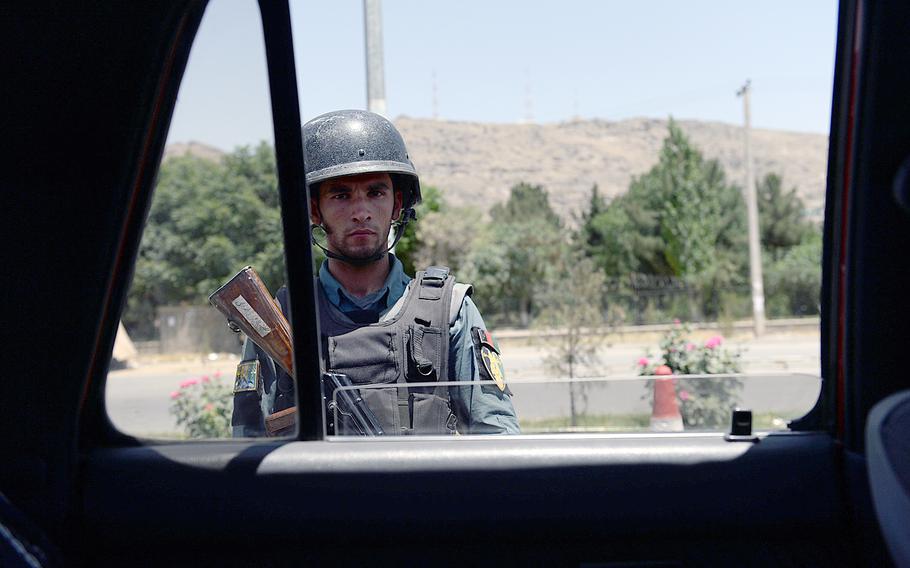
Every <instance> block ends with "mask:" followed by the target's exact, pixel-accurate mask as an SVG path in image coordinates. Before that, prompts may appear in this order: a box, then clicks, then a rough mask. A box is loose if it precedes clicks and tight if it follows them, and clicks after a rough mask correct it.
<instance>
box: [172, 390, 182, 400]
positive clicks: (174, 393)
mask: <svg viewBox="0 0 910 568" xmlns="http://www.w3.org/2000/svg"><path fill="white" fill-rule="evenodd" d="M176 398H180V391H174V392H172V393H171V400H174V399H176Z"/></svg>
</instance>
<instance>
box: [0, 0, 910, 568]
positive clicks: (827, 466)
mask: <svg viewBox="0 0 910 568" xmlns="http://www.w3.org/2000/svg"><path fill="white" fill-rule="evenodd" d="M261 8H262V15H263V28H264V31H265V38H266V53H267V56H268V62H269V79H270V89H271V95H272V111H273V117H274V118H273V119H274V121H275V142H276V153H277V158H278V174H279V175H278V177H279V181H280V185H281V193H282V215H283V223H284V231H285V243H286V250H287V251H288V258H287V261H288V264H287V266H288V281H289V288H290V291H291V296H292V297H293V298H295V299H297V298H299V299H300V300H297V301H295V302H293V303H292V321H293V324H294V329H295V337H294V342H295V349H296V354H297V359H296V360H295V365H296V367H297V368H298V369H300V370H302V373H301V374H300V375H299V376H305V377H311V378H313V380H309V381H307V380H302V381H301V387H300V391H299V394H298V396H299V404H300V408H301V409H302V412H301V416H302V417H303V418H302V420H301V423H300V431H299V434H298V436H297V439H296V440H289V441H274V440H267V441H257V440H246V441H244V440H236V441H224V442H214V441H213V442H185V443H177V442H160V441H155V440H145V439H137V438H134V437H130V436H127V435H125V434H123V433H121V432H119V431H117V430H116V429H115V428H114V427H113V426H112V425H111V423H110V421H109V420H108V418H107V413H106V411H105V407H104V382H105V376H106V373H107V368H108V364H109V361H110V354H111V351H112V348H113V342H114V336H115V333H116V330H117V322H118V320H119V315H120V313H121V312H122V310H123V306H124V303H125V298H126V293H127V288H128V284H129V281H130V277H131V273H132V270H133V265H134V262H135V259H136V255H137V251H138V248H139V240H140V237H141V231H142V227H143V222H144V219H145V216H146V214H147V212H148V208H149V204H150V199H151V193H152V189H153V185H154V181H155V176H156V172H157V168H158V164H159V161H160V158H161V156H162V153H163V149H164V141H165V139H166V134H167V129H168V125H169V122H170V119H171V116H172V113H173V109H174V104H175V101H176V96H177V89H178V86H179V83H180V80H181V77H182V73H183V70H184V68H185V66H186V61H187V58H188V54H189V49H190V46H191V44H192V40H193V37H194V34H195V31H196V29H197V28H198V26H199V22H200V20H201V18H202V15H203V12H204V10H205V2H202V1H195V0H175V1H167V2H164V1H161V2H157V1H156V2H143V3H111V2H102V1H98V2H88V3H84V4H80V5H78V6H76V5H58V4H57V3H51V2H48V3H42V2H38V3H29V4H18V5H11V6H7V7H5V8H3V11H9V13H10V14H9V16H8V17H7V18H5V19H3V20H2V23H0V28H2V30H3V34H2V36H3V37H4V39H3V43H4V45H5V46H6V49H5V54H4V55H3V56H2V57H3V77H4V82H5V84H6V87H7V88H5V89H2V91H3V94H2V95H0V97H2V99H0V100H3V101H4V103H5V104H4V109H5V114H6V116H5V117H4V118H3V119H0V124H2V125H3V126H2V128H0V140H2V141H3V144H2V146H0V149H2V155H3V156H4V164H5V165H4V167H3V168H0V187H2V192H0V211H2V213H0V214H2V216H3V219H4V223H3V225H4V226H3V228H2V229H0V231H3V235H4V237H5V243H6V246H5V249H6V250H5V253H4V264H5V268H6V270H5V271H4V273H3V274H2V275H0V290H2V291H3V294H2V299H3V305H4V315H5V317H4V321H5V324H6V325H4V326H3V345H4V346H5V348H4V358H3V361H4V363H3V366H4V369H5V370H6V373H5V379H6V385H7V390H6V393H5V394H4V396H3V397H2V399H3V402H2V413H0V426H2V428H3V431H4V432H5V435H4V436H3V438H2V446H0V447H2V452H3V456H4V458H3V464H4V465H3V467H2V468H0V491H2V492H3V494H5V495H6V497H7V498H8V499H9V500H10V502H11V503H12V504H14V505H15V507H16V508H17V509H18V510H20V511H22V512H23V514H24V515H26V516H27V517H28V518H29V519H31V520H32V521H33V522H34V524H35V525H36V526H38V527H41V530H42V531H43V532H44V533H45V535H46V537H47V539H48V540H49V541H50V542H53V543H54V546H55V547H58V548H59V549H60V551H61V555H62V557H63V558H64V559H66V561H67V563H70V564H73V565H92V566H94V565H123V564H127V563H128V564H132V565H161V564H169V565H184V564H187V565H199V564H202V565H209V564H211V565H215V564H218V565H263V566H269V565H287V564H303V563H309V562H319V563H351V564H362V563H367V562H369V563H385V562H389V563H391V562H395V563H398V564H433V565H440V564H441V565H447V564H456V563H458V564H464V563H469V564H487V563H490V564H492V563H500V564H501V563H509V564H517V563H522V564H558V565H563V564H566V565H581V564H586V565H603V566H677V565H680V566H682V565H725V566H726V565H738V566H767V565H826V566H833V565H855V564H878V565H881V564H886V563H887V562H888V557H887V552H886V551H885V547H884V545H883V543H882V541H881V536H880V533H879V531H878V527H877V525H876V524H875V521H874V515H873V512H872V506H871V500H870V497H869V492H868V489H867V487H868V478H867V476H866V470H865V457H864V442H863V428H864V425H865V419H866V415H867V413H868V411H869V409H870V408H871V407H872V406H873V405H874V404H875V402H877V401H878V400H880V399H881V398H884V397H885V396H887V395H888V394H890V393H892V392H895V391H897V390H900V389H901V388H905V387H906V378H905V377H906V372H905V371H903V374H902V369H903V367H904V365H903V363H904V362H903V360H902V358H901V357H900V353H901V352H902V350H901V348H902V347H904V346H903V345H902V344H903V343H904V342H903V341H902V340H903V339H904V337H906V334H903V333H901V332H900V330H901V329H903V326H902V324H903V323H904V320H905V319H906V318H905V316H906V314H908V313H910V309H908V308H910V305H908V304H910V297H908V295H907V294H905V293H903V292H904V290H905V289H906V283H907V282H908V274H907V272H908V268H907V266H906V262H904V261H903V259H904V258H905V256H906V251H907V250H910V223H908V222H907V213H906V211H904V210H903V209H901V208H900V207H899V205H898V202H897V201H896V200H895V198H894V192H893V185H894V184H893V180H894V175H895V173H896V172H897V170H898V167H899V165H900V164H901V162H902V161H903V160H904V159H905V158H906V157H907V156H908V155H910V128H908V127H907V126H908V125H910V104H908V102H907V101H908V100H910V99H908V97H907V96H906V93H907V91H908V90H907V88H906V87H907V82H908V78H907V75H906V73H905V70H906V69H907V68H908V67H910V46H908V45H906V41H905V39H902V38H905V37H906V26H905V25H903V24H902V23H901V22H906V21H908V18H910V8H908V7H907V6H906V5H904V4H903V3H901V2H897V1H890V0H889V1H885V2H879V3H876V4H875V5H871V3H866V2H862V1H857V2H851V1H846V0H844V1H842V2H840V23H839V29H838V44H837V45H838V54H837V69H836V73H835V84H834V89H833V91H834V104H833V112H832V130H831V142H830V149H829V172H828V173H829V176H828V177H829V181H828V195H827V205H826V207H827V210H826V226H825V256H824V259H823V263H824V267H823V270H824V277H823V292H822V352H821V356H822V375H823V389H822V396H821V398H820V400H819V403H818V405H817V407H816V408H815V409H814V410H813V411H812V412H811V413H810V414H809V415H808V416H807V417H806V418H805V419H804V420H802V421H798V422H797V423H796V424H795V425H794V431H791V432H781V433H773V434H769V435H767V436H763V437H762V438H761V440H760V441H759V442H757V443H751V442H749V443H743V442H729V441H725V440H724V437H723V434H722V433H717V434H713V433H696V434H689V433H679V434H659V435H658V434H653V435H651V434H641V435H631V436H620V435H571V434H566V435H556V436H530V435H528V436H521V437H484V438H467V439H456V440H452V439H447V440H434V439H398V440H391V439H390V440H371V441H369V442H365V441H363V440H356V439H355V440H322V439H321V437H322V436H321V428H322V426H321V424H322V422H321V420H322V415H321V412H322V406H321V403H320V401H319V397H320V391H319V384H320V383H319V381H318V380H315V377H317V376H318V372H319V370H318V360H319V357H318V353H314V351H313V347H312V346H318V344H319V341H318V340H317V338H318V333H317V328H316V317H315V302H314V301H313V298H314V296H313V280H312V272H311V266H312V258H311V256H310V252H309V251H310V247H309V241H308V238H309V236H308V223H307V219H308V212H307V206H308V204H307V200H306V199H305V198H304V197H303V196H302V192H299V191H294V188H297V187H301V186H302V184H303V152H302V149H301V140H300V129H299V124H300V115H299V110H298V102H297V85H296V81H295V80H294V73H293V65H294V53H293V45H292V43H291V37H290V25H289V19H288V7H287V4H286V3H285V2H281V1H275V2H268V1H265V0H263V2H262V3H261ZM14 20H15V25H13V24H12V22H13V21H14ZM302 88H304V89H305V88H307V87H306V85H305V84H304V85H303V87H302ZM42 538H43V537H42Z"/></svg>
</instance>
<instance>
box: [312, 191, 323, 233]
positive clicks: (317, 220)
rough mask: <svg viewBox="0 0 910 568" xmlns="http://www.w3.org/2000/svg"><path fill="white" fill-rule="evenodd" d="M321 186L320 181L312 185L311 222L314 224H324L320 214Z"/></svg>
mask: <svg viewBox="0 0 910 568" xmlns="http://www.w3.org/2000/svg"><path fill="white" fill-rule="evenodd" d="M319 186H320V184H318V183H317V184H313V185H311V186H310V223H312V224H314V225H321V224H322V217H321V216H320V214H319V212H320V209H319Z"/></svg>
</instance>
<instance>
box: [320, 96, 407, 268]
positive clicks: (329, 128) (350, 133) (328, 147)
mask: <svg viewBox="0 0 910 568" xmlns="http://www.w3.org/2000/svg"><path fill="white" fill-rule="evenodd" d="M303 147H304V150H303V152H304V158H305V166H306V184H307V190H308V191H312V190H313V188H314V187H315V186H316V184H319V183H320V182H323V181H325V180H327V179H332V178H337V177H343V176H351V175H358V174H368V173H388V174H389V175H390V177H391V178H392V184H393V185H394V186H395V189H396V190H399V191H401V197H402V199H401V215H399V217H398V220H397V221H395V223H394V224H393V227H394V230H395V236H394V240H393V241H392V244H391V245H390V246H389V248H388V250H386V251H384V252H381V253H377V254H376V255H374V256H373V257H370V258H350V257H348V256H345V255H340V254H336V253H334V252H332V251H330V250H328V249H327V248H325V247H324V246H323V245H321V244H319V242H317V239H316V236H315V232H314V233H313V243H314V244H315V245H316V246H318V247H319V248H321V249H322V250H323V252H325V254H326V256H328V257H329V258H334V259H336V260H341V261H344V262H347V263H349V264H353V265H363V264H368V263H370V262H375V261H377V260H379V259H381V258H383V257H385V255H386V253H387V252H388V251H390V250H392V249H393V248H395V245H396V244H397V243H398V241H399V239H401V236H402V235H403V234H404V230H405V228H406V227H407V225H408V222H409V221H410V220H412V219H414V218H416V215H415V213H414V206H415V205H417V204H418V203H420V181H419V180H418V179H417V171H416V170H415V169H414V164H412V163H411V158H410V157H409V156H408V149H407V148H406V147H405V145H404V140H403V139H402V138H401V134H399V132H398V130H397V129H396V128H395V126H394V125H393V124H392V123H391V122H389V121H388V120H387V119H386V118H385V117H382V116H380V115H378V114H376V113H374V112H370V111H366V110H336V111H334V112H328V113H326V114H323V115H320V116H317V117H316V118H314V119H313V120H310V121H309V122H307V123H306V124H304V125H303ZM317 228H319V227H317V226H315V225H314V226H313V230H314V231H315V230H316V229H317Z"/></svg>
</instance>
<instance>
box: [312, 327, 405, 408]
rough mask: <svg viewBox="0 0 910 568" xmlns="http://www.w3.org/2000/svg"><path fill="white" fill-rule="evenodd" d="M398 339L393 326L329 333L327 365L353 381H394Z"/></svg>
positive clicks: (370, 382) (368, 383)
mask: <svg viewBox="0 0 910 568" xmlns="http://www.w3.org/2000/svg"><path fill="white" fill-rule="evenodd" d="M397 341H398V339H397V334H396V333H395V331H394V330H390V329H384V328H373V327H363V328H360V329H357V330H355V331H351V332H349V333H345V334H344V335H337V336H335V337H329V338H328V351H329V352H328V357H327V359H328V367H329V369H331V370H332V371H334V372H337V373H343V374H345V375H347V376H348V378H350V379H351V383H353V384H355V385H374V384H380V383H394V382H395V381H396V380H397V379H398V374H399V371H398V357H397V355H396V353H395V346H396V342H397ZM391 390H393V391H394V389H391ZM364 399H366V397H364ZM374 412H375V411H374Z"/></svg>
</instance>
